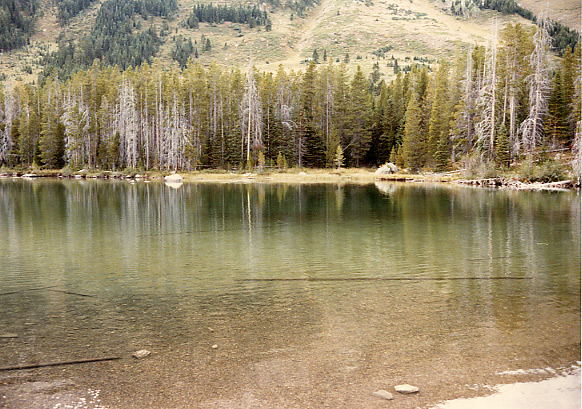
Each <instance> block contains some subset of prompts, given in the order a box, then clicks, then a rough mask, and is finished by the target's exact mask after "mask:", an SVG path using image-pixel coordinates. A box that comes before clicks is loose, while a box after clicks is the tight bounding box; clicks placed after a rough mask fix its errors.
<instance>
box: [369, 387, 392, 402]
mask: <svg viewBox="0 0 582 409" xmlns="http://www.w3.org/2000/svg"><path fill="white" fill-rule="evenodd" d="M372 395H374V396H375V397H377V398H381V399H386V400H392V399H394V396H393V395H392V394H391V393H390V392H388V391H385V390H382V389H380V390H379V391H376V392H374V393H372Z"/></svg>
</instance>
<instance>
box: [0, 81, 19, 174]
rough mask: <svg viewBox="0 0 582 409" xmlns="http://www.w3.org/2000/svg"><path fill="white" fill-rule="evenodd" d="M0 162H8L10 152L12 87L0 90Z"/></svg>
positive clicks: (12, 118) (13, 105)
mask: <svg viewBox="0 0 582 409" xmlns="http://www.w3.org/2000/svg"><path fill="white" fill-rule="evenodd" d="M0 97H1V98H0V124H2V125H3V126H2V128H0V164H4V163H6V162H8V156H9V155H10V154H11V152H12V121H13V120H14V117H15V116H16V115H15V112H14V108H15V106H16V104H15V101H14V91H13V89H8V88H6V87H4V88H3V89H2V90H0Z"/></svg>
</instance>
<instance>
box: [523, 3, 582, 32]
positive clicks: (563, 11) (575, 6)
mask: <svg viewBox="0 0 582 409" xmlns="http://www.w3.org/2000/svg"><path fill="white" fill-rule="evenodd" d="M518 3H519V4H520V5H521V6H522V7H525V8H526V9H529V10H531V11H533V12H534V13H535V14H538V15H540V14H541V13H543V12H544V9H545V8H546V5H547V4H551V6H550V7H551V10H550V11H549V13H550V14H551V16H552V18H553V19H554V20H556V21H558V22H560V23H562V24H564V25H565V26H568V27H570V28H572V29H574V30H577V31H578V32H580V30H582V16H581V13H582V2H580V0H552V2H551V3H548V2H545V1H539V0H519V1H518Z"/></svg>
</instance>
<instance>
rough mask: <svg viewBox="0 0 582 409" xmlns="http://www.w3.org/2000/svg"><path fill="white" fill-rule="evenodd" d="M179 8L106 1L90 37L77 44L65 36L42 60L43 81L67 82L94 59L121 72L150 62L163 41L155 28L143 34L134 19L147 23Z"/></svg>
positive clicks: (136, 0) (138, 0) (158, 0)
mask: <svg viewBox="0 0 582 409" xmlns="http://www.w3.org/2000/svg"><path fill="white" fill-rule="evenodd" d="M177 8H178V3H177V0H106V1H105V2H104V3H103V4H102V5H101V7H100V9H99V11H98V13H97V17H96V19H95V24H94V26H93V28H92V29H91V32H90V33H89V34H88V35H86V36H85V37H84V38H81V39H79V40H78V41H73V40H66V39H65V38H64V37H63V36H60V37H59V38H58V39H57V50H56V51H53V52H50V53H47V54H46V55H44V56H43V58H42V61H41V65H42V66H43V75H42V77H43V78H46V77H50V76H51V75H56V76H57V77H58V78H60V79H65V78H68V77H70V75H71V74H72V73H73V72H75V71H76V70H78V69H81V68H88V67H90V66H91V64H92V63H93V61H94V60H95V59H97V60H100V61H102V62H103V63H104V64H106V65H117V66H119V67H120V68H121V69H126V68H127V67H130V66H133V67H136V66H139V65H140V64H142V63H143V62H146V61H150V60H151V59H152V58H153V56H154V55H155V54H156V53H157V52H158V50H159V48H160V45H161V44H162V39H161V38H160V35H158V33H157V32H156V30H155V29H154V27H153V26H150V27H149V28H147V29H145V30H142V29H141V22H139V21H137V22H136V20H135V16H136V15H138V14H139V15H141V16H142V17H143V18H144V19H146V20H147V18H148V16H160V17H169V16H170V15H172V13H174V12H175V11H176V10H177ZM42 81H43V79H42V78H41V82H42Z"/></svg>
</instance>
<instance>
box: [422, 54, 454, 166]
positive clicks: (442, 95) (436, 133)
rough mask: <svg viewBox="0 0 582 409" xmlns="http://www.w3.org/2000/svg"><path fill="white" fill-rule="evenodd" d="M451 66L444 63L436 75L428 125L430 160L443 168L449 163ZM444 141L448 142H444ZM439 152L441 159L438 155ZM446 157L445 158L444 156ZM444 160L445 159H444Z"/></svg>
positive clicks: (428, 154) (428, 153)
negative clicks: (449, 78)
mask: <svg viewBox="0 0 582 409" xmlns="http://www.w3.org/2000/svg"><path fill="white" fill-rule="evenodd" d="M448 75H449V65H448V64H447V63H445V62H442V63H441V64H440V65H439V68H438V70H437V73H436V79H435V83H434V87H435V89H434V98H433V101H432V106H431V110H430V119H429V123H428V146H427V147H428V152H427V156H428V158H429V160H432V161H434V163H436V164H437V166H438V167H442V166H443V162H446V161H448V159H449V158H448V157H445V156H448V155H445V152H446V153H447V154H448V146H449V144H448V134H449V117H450V112H449V104H448V98H447V92H448V90H449V83H448ZM443 140H445V141H446V143H445V142H443ZM437 151H438V152H439V154H438V155H439V157H438V158H437V156H436V154H437ZM443 155H445V156H443ZM443 158H444V159H443Z"/></svg>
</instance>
